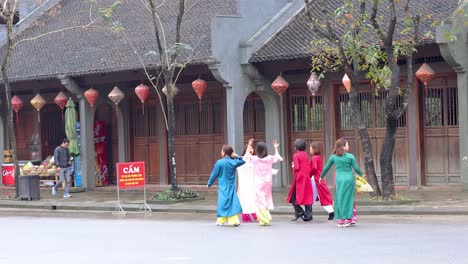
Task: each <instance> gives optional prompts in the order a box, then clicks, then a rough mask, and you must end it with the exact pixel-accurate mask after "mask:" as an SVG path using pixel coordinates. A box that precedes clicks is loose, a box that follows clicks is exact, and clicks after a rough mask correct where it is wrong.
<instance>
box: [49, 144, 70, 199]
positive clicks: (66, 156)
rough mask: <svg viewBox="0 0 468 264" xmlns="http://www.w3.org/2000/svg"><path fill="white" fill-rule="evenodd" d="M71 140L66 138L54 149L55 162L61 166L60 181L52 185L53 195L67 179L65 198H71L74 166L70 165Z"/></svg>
mask: <svg viewBox="0 0 468 264" xmlns="http://www.w3.org/2000/svg"><path fill="white" fill-rule="evenodd" d="M69 144H70V141H69V140H68V139H64V140H63V141H62V144H61V145H60V146H58V147H56V148H55V151H54V163H55V165H57V167H58V168H59V170H60V172H59V178H60V179H59V181H58V182H57V183H56V184H55V186H54V187H52V195H54V196H55V195H56V194H57V189H58V188H60V186H61V185H62V183H63V181H64V180H65V191H64V193H63V198H70V197H71V195H70V193H69V191H70V174H71V171H72V166H71V165H70V151H69V150H68V146H69Z"/></svg>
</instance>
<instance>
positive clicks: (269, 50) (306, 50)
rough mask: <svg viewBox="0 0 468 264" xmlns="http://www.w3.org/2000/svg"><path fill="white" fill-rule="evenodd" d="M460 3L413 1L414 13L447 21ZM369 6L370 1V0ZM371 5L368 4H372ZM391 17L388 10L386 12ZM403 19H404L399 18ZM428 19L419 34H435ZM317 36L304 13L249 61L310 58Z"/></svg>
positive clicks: (332, 1)
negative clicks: (416, 11) (417, 12)
mask: <svg viewBox="0 0 468 264" xmlns="http://www.w3.org/2000/svg"><path fill="white" fill-rule="evenodd" d="M457 1H458V0H413V1H411V2H410V3H411V5H412V6H411V7H410V9H411V10H419V12H420V13H421V14H432V15H433V17H434V19H435V20H436V21H439V20H441V19H443V18H448V17H450V15H451V14H452V13H453V11H454V10H455V8H456V6H457ZM326 2H327V8H328V9H329V10H335V9H336V7H338V6H340V5H342V4H343V1H342V0H341V1H340V0H327V1H326ZM367 2H368V3H369V4H370V1H367ZM369 4H368V5H369ZM397 13H398V14H401V15H404V12H403V10H398V11H397ZM313 14H314V15H315V16H317V17H320V16H321V13H320V8H316V9H314V10H313ZM383 14H384V15H385V16H387V17H389V9H385V12H384V13H383ZM399 20H401V19H399ZM430 24H431V22H428V21H427V20H426V21H424V22H421V26H420V30H419V32H420V34H421V35H424V33H425V32H429V31H431V32H432V33H433V34H434V35H435V28H434V27H432V26H431V25H430ZM402 28H403V26H402V25H401V24H398V25H397V30H396V32H399V31H401V29H402ZM315 37H317V35H316V34H315V33H314V32H313V30H312V28H311V26H310V23H309V22H308V21H307V19H306V18H305V15H304V11H302V12H300V13H299V14H298V15H296V17H294V18H293V19H292V20H291V21H290V22H289V23H288V24H287V25H286V26H285V27H283V28H282V29H281V30H280V31H279V32H278V33H277V34H276V35H275V36H274V37H272V38H271V39H270V40H269V41H268V42H267V43H266V44H265V45H263V46H262V47H261V48H259V49H258V50H257V51H256V52H254V54H253V55H252V57H251V58H250V62H251V63H259V62H266V61H276V60H288V59H299V58H309V57H311V55H312V53H311V46H310V45H311V44H310V43H311V41H312V39H313V38H315ZM428 42H429V43H433V42H434V41H433V40H426V41H424V42H423V44H427V43H428Z"/></svg>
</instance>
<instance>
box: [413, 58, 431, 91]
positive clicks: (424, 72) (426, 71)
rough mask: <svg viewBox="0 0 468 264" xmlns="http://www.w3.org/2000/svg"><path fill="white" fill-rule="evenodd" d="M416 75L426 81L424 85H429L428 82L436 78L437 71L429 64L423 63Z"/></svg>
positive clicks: (423, 81)
mask: <svg viewBox="0 0 468 264" xmlns="http://www.w3.org/2000/svg"><path fill="white" fill-rule="evenodd" d="M415 75H416V77H417V78H418V79H419V80H420V81H421V82H422V83H424V86H426V87H427V84H428V83H429V82H430V81H431V80H432V79H434V77H435V71H434V70H433V69H432V67H431V66H429V64H427V63H423V65H421V67H419V69H418V70H417V71H416V73H415Z"/></svg>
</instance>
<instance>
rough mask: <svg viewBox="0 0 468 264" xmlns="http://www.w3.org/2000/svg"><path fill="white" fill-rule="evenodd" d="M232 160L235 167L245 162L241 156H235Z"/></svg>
mask: <svg viewBox="0 0 468 264" xmlns="http://www.w3.org/2000/svg"><path fill="white" fill-rule="evenodd" d="M234 161H235V162H236V168H237V167H240V166H242V165H244V164H245V160H244V159H243V158H242V157H241V156H236V157H235V158H234Z"/></svg>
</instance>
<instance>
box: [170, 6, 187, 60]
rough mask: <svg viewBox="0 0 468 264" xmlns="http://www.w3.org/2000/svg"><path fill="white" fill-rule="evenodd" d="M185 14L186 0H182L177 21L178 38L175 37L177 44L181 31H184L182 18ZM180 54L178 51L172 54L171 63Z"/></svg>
mask: <svg viewBox="0 0 468 264" xmlns="http://www.w3.org/2000/svg"><path fill="white" fill-rule="evenodd" d="M184 14H185V0H180V2H179V13H178V14H177V23H176V39H175V43H176V44H179V43H180V38H181V31H182V19H183V17H184ZM178 55H179V52H178V51H176V52H174V53H173V54H172V56H171V64H172V63H174V62H175V61H176V59H177V56H178Z"/></svg>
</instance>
